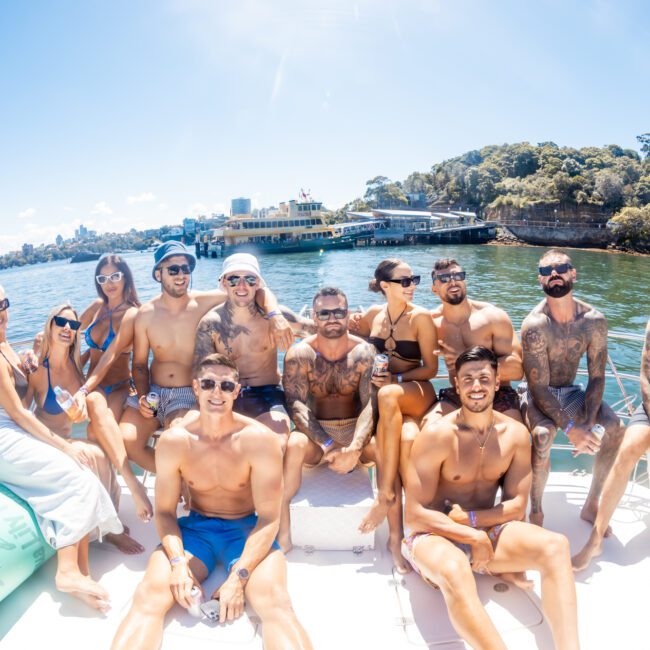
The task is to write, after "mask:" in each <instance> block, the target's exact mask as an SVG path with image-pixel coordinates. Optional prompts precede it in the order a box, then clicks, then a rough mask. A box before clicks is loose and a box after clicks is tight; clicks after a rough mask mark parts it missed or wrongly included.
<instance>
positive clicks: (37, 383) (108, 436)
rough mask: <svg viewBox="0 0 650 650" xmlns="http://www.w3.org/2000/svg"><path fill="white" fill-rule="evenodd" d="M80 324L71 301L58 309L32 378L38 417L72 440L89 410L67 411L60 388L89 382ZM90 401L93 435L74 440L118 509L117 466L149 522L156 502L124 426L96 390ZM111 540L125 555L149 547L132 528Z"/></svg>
mask: <svg viewBox="0 0 650 650" xmlns="http://www.w3.org/2000/svg"><path fill="white" fill-rule="evenodd" d="M80 328H81V321H79V320H78V317H77V313H76V312H75V311H74V309H72V307H70V305H59V306H58V307H55V308H54V309H53V310H52V311H51V312H50V315H49V316H48V319H47V321H46V323H45V330H44V332H43V336H42V343H41V351H40V365H39V368H38V370H36V372H34V373H32V374H31V375H30V376H29V385H30V387H31V388H32V389H33V391H34V401H35V403H36V408H35V411H34V413H35V415H36V417H37V418H38V419H39V420H40V421H41V422H42V423H43V424H44V425H45V426H47V427H48V428H49V429H50V430H51V431H54V433H56V434H57V435H59V436H61V437H62V438H65V439H70V435H71V433H72V425H73V423H74V422H80V421H81V420H83V419H84V415H85V414H84V413H83V411H79V409H76V408H75V407H73V408H72V410H68V412H66V411H64V410H63V408H62V407H61V406H60V404H59V402H58V401H57V398H56V391H55V388H56V387H60V388H62V389H64V390H66V391H68V392H69V393H70V394H71V395H73V394H74V393H75V392H76V391H78V390H79V388H80V387H81V385H82V384H83V380H84V377H83V372H82V370H81V362H80V357H79V348H80V345H81V344H80V341H79V334H80ZM86 405H87V408H88V416H89V418H90V423H89V425H88V427H87V432H88V439H86V440H79V439H76V438H75V439H74V440H71V444H72V445H73V446H75V447H78V448H79V450H80V453H81V454H83V456H84V459H85V461H86V463H87V464H88V466H89V467H90V468H91V469H92V470H93V472H94V473H95V474H96V475H97V477H98V478H99V480H100V481H101V483H102V485H103V486H104V487H105V488H106V490H107V491H108V493H109V495H110V497H111V500H112V501H113V504H114V506H115V509H116V510H117V508H118V505H119V497H120V487H119V484H118V482H117V477H116V475H115V470H114V469H113V466H115V467H117V468H118V469H119V470H120V471H121V473H122V476H123V477H124V481H125V482H126V484H127V485H128V486H129V488H130V490H131V493H132V494H133V498H134V501H135V503H136V509H137V512H138V515H139V516H140V517H141V518H142V519H143V520H148V519H149V518H150V517H151V514H152V508H151V503H150V502H149V499H148V498H147V494H146V491H145V489H144V487H143V485H142V484H141V483H140V482H139V481H138V480H137V478H136V477H135V476H134V474H133V470H132V469H131V467H130V465H129V463H128V459H127V455H126V450H125V448H124V442H123V440H122V436H121V435H120V429H119V426H118V425H117V422H116V421H115V418H114V417H113V415H112V413H111V411H110V410H109V409H108V408H107V407H106V400H105V399H104V398H103V396H101V395H99V394H98V393H93V394H92V395H89V396H88V399H87V401H86ZM71 416H72V417H73V418H74V420H72V419H71ZM106 541H108V542H110V543H112V544H114V545H115V546H116V547H117V548H118V549H120V550H121V551H122V552H124V553H128V554H133V553H141V552H142V551H144V548H143V547H142V546H141V545H140V544H138V542H136V541H135V540H134V539H132V538H131V537H129V535H128V531H127V532H124V533H121V534H119V535H107V536H106Z"/></svg>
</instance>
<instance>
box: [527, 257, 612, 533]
mask: <svg viewBox="0 0 650 650" xmlns="http://www.w3.org/2000/svg"><path fill="white" fill-rule="evenodd" d="M575 280H576V270H575V269H574V268H573V264H572V263H571V258H570V257H569V256H568V255H567V254H566V253H563V252H562V251H558V250H550V251H548V252H547V253H545V254H544V255H543V256H542V258H541V259H540V261H539V283H540V285H541V287H542V290H543V291H544V293H545V294H546V298H545V299H544V300H542V302H540V303H539V305H537V307H535V309H533V311H531V312H530V314H528V316H526V319H525V320H524V322H523V324H522V327H521V338H522V342H523V347H524V371H525V373H526V381H527V383H528V385H527V386H526V384H525V383H522V384H521V385H520V386H519V389H518V390H519V391H520V396H521V401H522V414H523V416H524V422H526V424H527V426H528V428H529V429H530V431H531V432H532V437H533V485H532V489H531V493H530V501H531V512H530V521H531V522H532V523H534V524H538V525H540V526H541V525H542V524H543V522H544V512H543V510H542V496H543V494H544V486H545V485H546V480H547V479H548V473H549V471H550V468H551V445H552V444H553V440H554V438H555V436H556V434H557V431H558V429H562V430H563V431H564V432H565V434H566V435H567V437H568V439H569V442H571V444H572V445H573V446H574V447H575V451H574V455H575V456H577V455H578V454H592V455H596V462H595V464H594V476H593V479H592V481H591V488H590V490H589V494H588V495H587V500H586V501H585V504H584V506H583V508H582V511H581V513H580V516H581V517H582V518H583V519H585V520H587V521H589V522H591V523H594V521H595V519H596V512H597V510H598V499H599V497H600V492H601V490H602V487H603V483H604V481H605V478H606V477H607V474H608V472H609V470H610V468H611V466H612V463H613V462H614V457H615V456H616V452H617V450H618V448H619V446H620V444H621V438H622V436H623V429H622V428H621V423H620V421H619V419H618V416H617V415H616V414H615V413H614V411H612V409H611V408H610V407H609V406H608V405H607V404H606V403H605V402H603V391H604V390H605V367H606V365H607V321H606V320H605V317H604V316H603V315H602V314H601V313H600V312H599V311H596V310H595V309H594V308H593V307H591V306H590V305H588V304H587V303H585V302H582V301H581V300H578V299H576V298H574V297H573V292H572V289H573V283H574V282H575ZM585 353H586V354H587V368H588V371H589V381H588V383H587V390H586V391H583V390H582V387H581V386H580V385H575V384H574V382H575V379H576V374H577V371H578V364H579V363H580V359H581V357H582V355H583V354H585ZM595 424H600V425H602V426H603V427H605V431H606V432H605V435H604V437H603V439H602V440H600V439H599V438H598V436H596V435H595V434H594V433H592V431H591V429H592V427H593V426H594V425H595Z"/></svg>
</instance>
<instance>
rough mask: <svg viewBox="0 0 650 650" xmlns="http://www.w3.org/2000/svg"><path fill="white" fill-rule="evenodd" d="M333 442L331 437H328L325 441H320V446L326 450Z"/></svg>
mask: <svg viewBox="0 0 650 650" xmlns="http://www.w3.org/2000/svg"><path fill="white" fill-rule="evenodd" d="M333 444H334V440H333V438H328V439H327V440H326V441H325V442H322V443H321V445H320V446H321V449H322V450H323V451H327V450H328V449H329V448H330V447H331V446H332V445H333Z"/></svg>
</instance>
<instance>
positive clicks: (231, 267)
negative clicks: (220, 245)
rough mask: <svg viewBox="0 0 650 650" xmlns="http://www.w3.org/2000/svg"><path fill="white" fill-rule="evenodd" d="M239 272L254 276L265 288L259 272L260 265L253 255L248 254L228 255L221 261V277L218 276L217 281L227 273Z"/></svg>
mask: <svg viewBox="0 0 650 650" xmlns="http://www.w3.org/2000/svg"><path fill="white" fill-rule="evenodd" d="M236 271H239V272H240V273H250V274H251V275H256V276H257V277H258V278H259V279H260V283H261V285H262V286H263V287H264V286H266V282H264V278H263V277H262V273H261V272H260V263H259V262H258V261H257V257H255V255H251V254H250V253H235V254H234V255H229V256H228V257H226V259H225V260H224V261H223V266H222V267H221V275H220V276H219V281H221V279H222V278H223V277H224V275H228V274H229V273H234V272H236Z"/></svg>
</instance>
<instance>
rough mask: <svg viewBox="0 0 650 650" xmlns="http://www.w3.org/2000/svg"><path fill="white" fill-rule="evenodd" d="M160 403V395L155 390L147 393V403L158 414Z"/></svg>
mask: <svg viewBox="0 0 650 650" xmlns="http://www.w3.org/2000/svg"><path fill="white" fill-rule="evenodd" d="M159 404H160V395H158V393H155V392H153V391H152V392H151V393H148V394H147V405H148V406H149V407H150V408H151V409H152V410H153V414H154V415H158V405H159Z"/></svg>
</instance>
